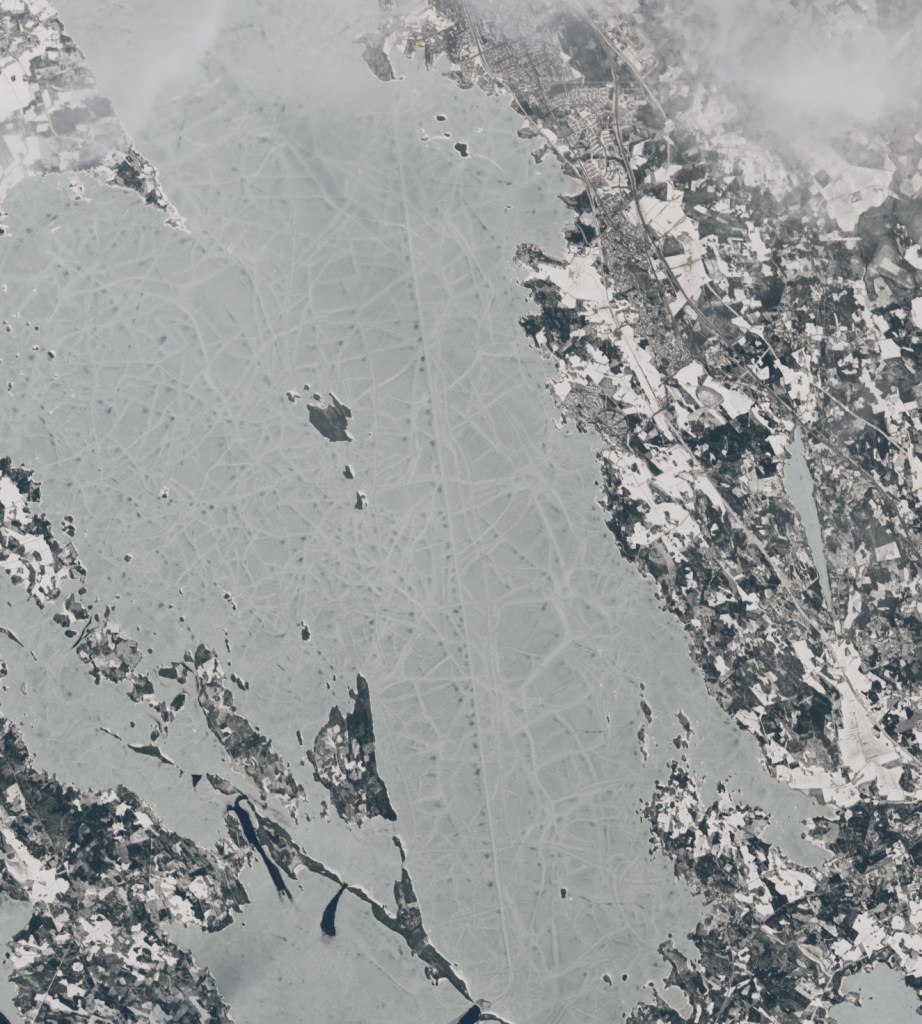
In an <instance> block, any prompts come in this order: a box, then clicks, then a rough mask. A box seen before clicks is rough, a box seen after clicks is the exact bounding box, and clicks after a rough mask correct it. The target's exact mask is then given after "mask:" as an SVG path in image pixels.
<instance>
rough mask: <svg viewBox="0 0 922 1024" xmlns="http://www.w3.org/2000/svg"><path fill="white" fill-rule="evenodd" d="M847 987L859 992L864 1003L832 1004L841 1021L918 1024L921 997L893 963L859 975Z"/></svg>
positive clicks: (844, 1022) (836, 1018)
mask: <svg viewBox="0 0 922 1024" xmlns="http://www.w3.org/2000/svg"><path fill="white" fill-rule="evenodd" d="M846 987H847V990H848V991H850V992H857V993H858V995H859V996H860V997H861V1006H854V1005H853V1004H852V1003H842V1004H840V1005H839V1006H834V1007H833V1008H832V1014H833V1017H834V1018H835V1020H836V1021H837V1022H838V1024H880V1022H883V1021H886V1024H915V1022H916V1021H917V1020H918V1019H919V1015H918V1007H919V1000H918V998H917V997H916V996H915V995H914V994H913V991H912V989H911V988H909V987H908V986H907V985H906V982H905V981H904V980H903V978H901V977H900V975H899V974H897V972H896V971H894V970H891V969H890V968H889V967H884V966H883V965H880V966H878V967H875V968H874V969H873V970H871V971H866V972H865V973H863V974H859V975H856V976H855V977H853V978H851V979H850V980H849V982H848V984H847V986H846Z"/></svg>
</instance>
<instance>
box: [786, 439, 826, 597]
mask: <svg viewBox="0 0 922 1024" xmlns="http://www.w3.org/2000/svg"><path fill="white" fill-rule="evenodd" d="M788 454H789V456H790V461H789V462H788V464H787V467H786V468H785V472H784V486H785V490H786V491H787V492H788V497H789V498H790V499H791V502H792V504H793V505H794V508H796V509H797V513H798V515H799V516H800V518H801V520H802V522H803V524H804V529H805V530H806V533H807V541H808V543H809V544H810V551H811V553H812V554H813V564H814V565H815V566H816V571H817V573H818V574H819V578H820V586H821V587H822V588H823V597H824V598H825V599H826V607H827V608H829V609H830V610H833V605H832V591H831V589H830V587H829V569H828V567H827V565H826V554H825V551H824V550H823V534H822V530H821V529H820V517H819V513H818V512H817V510H816V499H815V498H814V497H813V477H812V476H811V474H810V467H809V466H808V465H807V456H806V454H805V452H804V441H803V438H802V437H801V433H800V427H799V426H798V427H796V428H795V430H794V439H793V441H792V442H791V445H790V447H789V448H788Z"/></svg>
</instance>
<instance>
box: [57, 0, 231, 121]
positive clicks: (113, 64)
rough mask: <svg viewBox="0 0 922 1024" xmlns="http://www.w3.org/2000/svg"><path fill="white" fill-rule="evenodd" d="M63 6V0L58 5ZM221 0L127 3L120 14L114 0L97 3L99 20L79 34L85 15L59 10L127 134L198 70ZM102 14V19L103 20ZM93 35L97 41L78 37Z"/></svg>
mask: <svg viewBox="0 0 922 1024" xmlns="http://www.w3.org/2000/svg"><path fill="white" fill-rule="evenodd" d="M62 6H63V5H62ZM225 7H226V0H158V2H157V3H156V4H149V5H141V4H136V5H132V8H131V17H130V18H129V17H126V16H125V12H124V9H123V5H122V4H120V3H117V2H115V0H103V2H102V3H100V8H101V9H102V10H101V11H100V12H99V13H100V25H99V26H98V27H96V31H94V32H93V33H92V34H87V36H85V37H81V34H80V32H79V26H80V22H81V20H82V18H83V17H85V15H83V14H81V13H75V15H74V17H73V18H69V17H68V16H67V11H66V9H65V10H64V11H63V12H62V13H63V14H64V20H65V25H66V26H67V27H68V29H71V28H72V29H73V32H74V35H75V37H76V38H77V42H78V44H82V45H84V52H85V53H86V57H87V60H88V63H89V65H90V67H91V68H92V70H93V74H94V75H95V76H96V80H97V82H98V85H99V91H100V92H101V93H102V94H103V95H105V96H108V97H109V99H111V100H112V102H113V104H114V105H115V109H116V112H117V113H118V115H119V118H120V119H121V121H122V123H123V124H124V125H125V128H126V129H127V131H128V133H129V134H130V135H135V134H136V133H138V132H139V131H141V130H142V129H143V128H144V126H145V125H146V124H147V122H148V120H149V119H150V116H151V114H152V112H153V110H154V108H155V107H156V105H157V104H158V103H162V102H164V101H166V100H168V99H169V98H170V97H171V96H173V95H176V94H178V93H181V92H183V91H184V90H185V89H186V88H188V87H189V86H190V85H191V84H192V83H193V82H194V81H195V80H196V78H197V77H198V76H199V75H200V74H201V69H202V60H203V58H204V56H205V54H206V53H207V51H208V49H209V47H210V46H211V45H212V43H213V42H214V40H215V38H216V37H217V35H218V32H219V31H220V28H221V24H222V22H223V17H224V12H225ZM103 19H106V20H105V21H104V20H103ZM90 39H96V40H98V41H99V42H100V45H98V46H89V47H88V46H86V45H85V42H84V40H86V42H89V40H90Z"/></svg>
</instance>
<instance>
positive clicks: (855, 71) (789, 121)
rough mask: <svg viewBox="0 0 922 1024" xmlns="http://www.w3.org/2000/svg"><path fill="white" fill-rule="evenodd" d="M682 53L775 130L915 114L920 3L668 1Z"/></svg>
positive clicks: (829, 130)
mask: <svg viewBox="0 0 922 1024" xmlns="http://www.w3.org/2000/svg"><path fill="white" fill-rule="evenodd" d="M666 7H667V9H668V10H669V12H670V13H669V17H667V19H665V23H666V24H667V25H670V26H672V27H674V29H675V31H676V32H677V33H678V34H679V36H680V37H681V39H682V51H683V59H685V60H687V61H688V62H689V63H690V64H692V65H693V66H696V67H697V68H698V70H699V72H700V73H701V74H702V75H704V76H706V77H708V78H709V79H711V80H712V81H713V82H714V83H715V84H717V85H718V86H719V87H720V89H721V91H723V92H724V94H725V95H726V96H727V98H729V99H731V100H732V101H733V102H734V103H736V104H737V105H738V106H739V107H741V108H742V109H743V110H744V111H745V112H746V114H747V115H749V116H753V115H754V116H755V117H756V118H757V119H758V121H759V122H760V124H761V126H762V127H764V128H765V129H766V130H768V131H770V132H773V133H786V132H795V133H801V134H803V133H808V132H818V133H820V134H822V135H826V136H831V135H835V134H837V133H842V132H846V131H848V130H849V129H852V128H858V127H865V126H870V125H879V124H880V122H881V121H882V120H884V119H890V118H894V117H896V118H900V119H904V120H906V119H909V120H913V119H915V120H919V113H920V107H922V64H920V62H919V61H918V58H917V54H918V53H919V52H920V49H919V47H920V43H922V8H920V6H919V5H917V4H916V3H909V2H905V0H877V2H875V0H668V2H667V4H666Z"/></svg>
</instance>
